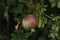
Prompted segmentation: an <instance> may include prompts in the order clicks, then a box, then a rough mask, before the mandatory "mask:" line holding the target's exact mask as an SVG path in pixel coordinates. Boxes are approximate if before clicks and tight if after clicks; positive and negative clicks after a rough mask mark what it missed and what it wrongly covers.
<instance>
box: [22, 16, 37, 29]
mask: <svg viewBox="0 0 60 40" xmlns="http://www.w3.org/2000/svg"><path fill="white" fill-rule="evenodd" d="M36 25H37V19H36V17H35V16H34V15H28V16H26V17H25V18H23V20H22V26H23V28H24V29H31V28H34V27H35V26H36Z"/></svg>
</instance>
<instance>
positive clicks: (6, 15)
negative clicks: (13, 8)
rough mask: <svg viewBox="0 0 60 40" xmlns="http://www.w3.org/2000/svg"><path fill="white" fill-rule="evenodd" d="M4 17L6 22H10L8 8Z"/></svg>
mask: <svg viewBox="0 0 60 40" xmlns="http://www.w3.org/2000/svg"><path fill="white" fill-rule="evenodd" d="M4 17H5V18H6V20H7V21H8V18H9V15H8V9H7V8H6V9H5V12H4Z"/></svg>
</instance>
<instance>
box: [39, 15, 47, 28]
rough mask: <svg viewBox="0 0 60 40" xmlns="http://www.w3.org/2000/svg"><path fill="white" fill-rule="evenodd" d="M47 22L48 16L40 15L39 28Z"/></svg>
mask: <svg viewBox="0 0 60 40" xmlns="http://www.w3.org/2000/svg"><path fill="white" fill-rule="evenodd" d="M46 23H47V19H46V17H44V16H39V19H38V27H39V28H41V27H42V28H43V27H44V25H45V24H46Z"/></svg>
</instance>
